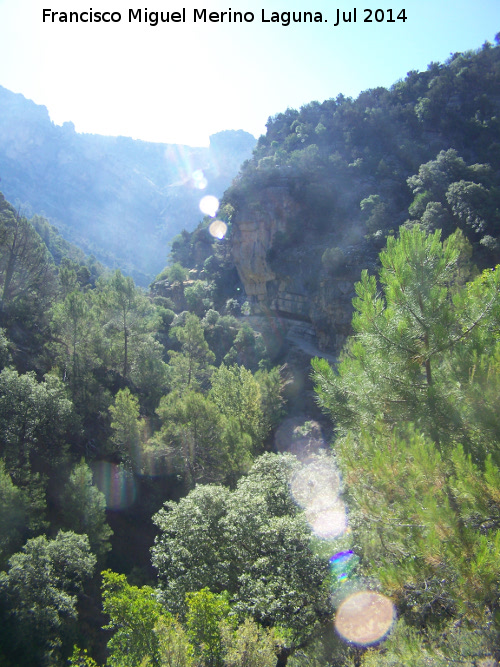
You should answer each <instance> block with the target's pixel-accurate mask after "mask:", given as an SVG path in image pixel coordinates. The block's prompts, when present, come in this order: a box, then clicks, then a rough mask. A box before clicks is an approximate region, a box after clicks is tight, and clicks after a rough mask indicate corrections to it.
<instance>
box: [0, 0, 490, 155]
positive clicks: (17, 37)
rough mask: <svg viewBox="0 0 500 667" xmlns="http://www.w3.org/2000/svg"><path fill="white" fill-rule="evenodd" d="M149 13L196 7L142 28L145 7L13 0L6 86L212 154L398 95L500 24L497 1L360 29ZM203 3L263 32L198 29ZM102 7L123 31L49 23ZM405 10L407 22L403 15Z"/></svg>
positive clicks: (106, 128) (0, 5)
mask: <svg viewBox="0 0 500 667" xmlns="http://www.w3.org/2000/svg"><path fill="white" fill-rule="evenodd" d="M386 4H387V5H388V3H386ZM389 4H390V3H389ZM146 6H147V9H148V11H162V10H163V11H169V10H170V11H179V10H181V9H182V7H186V11H187V13H188V16H189V20H188V21H186V23H184V24H183V23H175V24H174V23H170V24H159V25H158V26H157V27H152V26H150V25H148V24H144V23H143V24H139V23H132V24H129V23H128V17H127V14H128V9H129V8H133V9H137V8H138V7H139V6H136V5H134V4H133V3H132V2H130V3H127V4H126V5H125V4H124V3H123V2H118V1H117V0H110V1H109V2H106V3H104V2H94V3H91V2H82V1H80V0H73V1H72V2H71V3H60V2H59V3H56V2H53V3H50V2H49V0H22V1H21V2H20V1H19V0H0V36H1V39H0V85H3V86H5V87H6V88H8V89H10V90H12V91H14V92H18V93H22V94H23V95H24V96H25V97H27V98H29V99H33V100H34V101H35V102H37V103H38V104H43V105H45V106H46V107H47V108H48V110H49V113H50V116H51V118H52V120H53V121H54V122H55V123H57V124H62V123H63V122H65V121H72V122H73V123H74V124H75V126H76V129H77V131H79V132H88V133H96V134H107V135H125V136H131V137H133V138H137V139H143V140H148V141H158V142H168V143H185V144H189V145H199V146H201V145H207V144H208V137H209V135H210V134H213V133H215V132H218V131H220V130H224V129H244V130H246V131H248V132H251V133H252V134H254V135H256V136H258V135H260V134H261V133H263V132H264V131H265V123H266V121H267V118H268V117H269V116H270V115H272V114H274V113H277V112H280V111H283V110H285V109H286V108H287V107H294V108H298V107H300V106H301V105H303V104H306V103H308V102H310V101H311V100H319V101H321V100H324V99H327V98H330V97H335V96H336V95H337V94H339V93H343V94H345V95H351V96H356V95H357V94H358V93H359V92H361V91H362V90H365V89H367V88H373V87H376V86H390V85H391V84H393V83H394V82H395V81H396V80H398V79H400V78H404V76H405V75H406V73H407V71H409V70H411V69H420V70H422V69H426V67H427V65H428V64H429V62H431V61H443V60H445V59H446V58H447V57H448V56H449V55H450V53H453V52H456V51H464V50H467V49H473V48H478V47H479V46H481V44H482V43H483V42H484V41H486V40H489V41H492V42H493V40H494V36H495V33H496V32H497V31H498V29H499V27H498V18H499V14H500V12H499V3H498V0H480V1H478V2H475V3H473V4H472V3H470V2H469V1H468V0H460V1H458V2H453V3H450V2H448V1H447V0H442V1H440V2H436V1H430V0H418V1H416V0H409V1H406V2H405V3H404V7H405V10H406V16H407V20H406V21H405V22H402V21H400V20H399V21H396V23H392V24H391V23H376V22H373V23H371V24H368V23H363V18H364V14H363V9H365V8H372V9H373V10H375V9H377V8H378V6H382V7H384V8H385V5H377V4H376V3H373V2H366V3H364V4H363V5H359V6H358V7H357V9H358V17H357V19H358V20H357V23H356V24H354V23H351V24H343V25H340V26H338V27H334V23H335V17H336V10H337V8H338V9H340V11H341V12H342V11H349V10H352V9H353V7H354V6H355V5H352V4H350V3H340V4H336V5H332V3H331V2H327V1H326V0H317V2H316V3H314V4H313V5H309V6H306V5H305V4H301V3H299V2H298V0H290V2H288V3H286V4H283V3H279V2H277V1H275V0H266V2H265V3H261V4H257V3H255V2H253V3H252V2H249V1H248V0H247V2H243V0H235V1H234V2H231V3H229V4H228V3H223V2H221V1H220V0H214V2H213V3H211V4H210V5H209V6H208V5H203V4H201V3H195V2H194V1H193V0H185V2H184V3H181V2H179V3H175V4H174V3H169V4H166V3H155V4H153V5H146ZM146 6H143V9H145V8H146ZM204 6H207V8H208V9H209V10H210V11H228V9H230V8H231V9H232V10H233V11H253V12H254V13H255V21H254V22H253V23H249V24H239V23H238V24H235V23H231V24H226V23H224V24H215V23H210V24H209V23H207V24H200V23H197V24H194V23H193V22H192V20H191V16H192V13H193V8H194V7H197V8H203V7H204ZM388 6H389V5H388ZM91 7H92V9H93V10H94V11H120V12H121V13H122V16H123V20H122V22H121V23H119V24H103V23H101V24H93V23H87V24H82V23H79V24H69V23H68V24H62V23H53V24H52V23H47V22H46V23H43V22H42V10H43V9H44V8H50V9H52V10H54V11H89V9H90V8H91ZM392 7H393V10H394V14H395V15H396V14H397V13H398V12H399V11H400V10H401V9H402V8H403V5H402V4H401V3H399V4H392ZM262 8H264V9H265V11H266V13H271V12H272V11H279V12H282V11H301V10H302V11H304V10H308V11H313V12H315V11H319V12H322V13H323V17H324V18H327V19H328V22H327V23H312V24H311V23H307V24H305V23H299V24H291V25H290V26H288V27H284V26H282V25H280V24H263V23H261V20H260V19H261V10H262Z"/></svg>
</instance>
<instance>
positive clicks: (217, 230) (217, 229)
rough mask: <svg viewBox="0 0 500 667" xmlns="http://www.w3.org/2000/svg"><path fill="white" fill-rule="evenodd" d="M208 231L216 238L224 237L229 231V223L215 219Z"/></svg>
mask: <svg viewBox="0 0 500 667" xmlns="http://www.w3.org/2000/svg"><path fill="white" fill-rule="evenodd" d="M208 231H209V232H210V234H212V236H214V237H215V238H216V239H223V238H224V236H225V235H226V233H227V225H226V223H225V222H222V220H214V221H213V222H212V224H211V225H210V227H209V228H208Z"/></svg>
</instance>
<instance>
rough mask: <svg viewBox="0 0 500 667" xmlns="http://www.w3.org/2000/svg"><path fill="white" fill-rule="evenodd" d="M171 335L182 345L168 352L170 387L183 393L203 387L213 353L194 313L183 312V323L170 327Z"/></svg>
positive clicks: (207, 376) (209, 370)
mask: <svg viewBox="0 0 500 667" xmlns="http://www.w3.org/2000/svg"><path fill="white" fill-rule="evenodd" d="M172 335H173V337H174V338H176V339H177V341H178V342H179V343H180V345H181V351H180V352H176V351H174V350H170V351H169V355H170V363H169V364H168V378H169V384H170V387H171V388H172V389H175V390H176V391H178V392H180V393H182V392H185V391H188V390H190V389H194V390H196V389H202V388H205V387H206V385H207V381H208V378H209V377H210V375H211V373H212V370H213V369H212V366H211V365H210V364H211V363H212V362H213V361H214V359H215V355H214V353H213V352H211V350H210V349H209V347H208V343H207V341H206V340H205V335H204V331H203V326H202V324H201V321H200V319H199V317H197V316H196V315H195V314H194V313H188V314H187V315H186V319H185V323H184V325H183V326H176V327H174V328H173V329H172Z"/></svg>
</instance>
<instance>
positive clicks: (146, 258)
mask: <svg viewBox="0 0 500 667" xmlns="http://www.w3.org/2000/svg"><path fill="white" fill-rule="evenodd" d="M254 146H255V139H254V137H253V136H252V135H250V134H248V133H247V132H243V131H241V130H240V131H238V132H236V131H225V132H219V133H218V134H215V135H213V136H212V137H211V138H210V147H209V148H191V147H189V146H177V145H173V144H172V145H169V144H154V143H150V142H145V141H135V140H133V139H129V138H127V137H106V136H99V135H91V134H78V133H77V132H75V128H74V126H73V124H72V123H64V125H63V126H62V127H59V126H57V125H54V123H52V122H51V121H50V118H49V114H48V112H47V109H46V108H45V107H42V106H39V105H36V104H34V103H33V102H31V101H30V100H26V99H25V98H24V97H23V96H22V95H16V94H14V93H11V92H10V91H8V90H6V89H5V88H2V87H1V86H0V178H1V189H2V191H3V193H4V195H5V196H6V197H7V198H8V199H9V201H11V202H12V203H13V204H15V205H16V207H19V206H20V208H21V212H22V213H23V214H24V215H28V216H31V215H32V214H33V213H38V214H42V215H44V216H45V217H48V218H49V220H50V222H51V223H52V224H54V225H56V226H57V228H58V229H59V231H60V232H61V233H62V234H63V236H64V238H65V239H67V240H69V241H72V242H73V243H76V244H77V245H79V246H80V248H82V249H83V250H85V252H87V253H89V254H94V255H95V256H96V257H97V258H98V259H99V260H100V261H101V262H103V263H105V264H106V265H107V266H108V267H110V268H120V269H122V270H123V271H126V272H127V273H128V274H130V275H132V276H133V277H134V279H135V280H136V281H137V282H138V283H139V284H141V285H142V286H146V285H147V284H148V282H149V281H150V280H151V278H152V277H153V276H154V275H155V274H156V273H158V271H160V269H161V268H162V267H163V266H164V264H165V262H166V260H167V256H168V244H169V242H170V241H171V239H172V237H173V236H175V234H177V233H178V232H180V231H181V230H182V229H183V228H186V229H189V230H191V229H194V227H195V226H196V224H197V222H198V220H199V218H200V209H199V202H200V199H201V197H203V196H204V195H207V194H209V195H215V196H216V197H220V196H221V195H222V193H223V192H224V189H225V188H226V187H228V185H230V183H231V180H232V179H233V178H234V176H235V175H236V173H237V171H238V168H239V166H240V164H241V163H242V162H243V160H245V159H246V158H248V157H249V156H250V154H251V152H252V149H253V147H254Z"/></svg>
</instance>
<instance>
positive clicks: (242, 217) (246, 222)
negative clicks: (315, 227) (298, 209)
mask: <svg viewBox="0 0 500 667" xmlns="http://www.w3.org/2000/svg"><path fill="white" fill-rule="evenodd" d="M294 205H295V204H294V202H293V201H292V200H291V198H290V197H289V196H288V193H287V190H286V188H285V187H273V188H267V189H266V198H265V200H264V203H263V205H262V206H255V205H253V206H244V207H243V208H242V209H241V210H240V211H239V212H238V214H237V216H236V217H235V220H234V227H233V229H234V231H233V243H232V252H233V259H234V262H235V264H236V268H237V269H238V273H239V276H240V278H241V280H242V282H243V284H244V286H245V291H246V293H247V295H248V296H249V297H250V298H251V300H252V301H253V302H254V303H255V304H267V301H268V291H267V289H268V285H269V283H271V282H273V281H275V280H276V274H275V272H274V271H273V270H272V269H271V267H270V265H269V262H268V259H267V253H268V250H269V249H270V248H271V247H272V245H273V240H274V237H275V235H276V232H278V231H280V232H284V231H285V230H286V219H287V216H288V215H290V213H291V210H292V208H293V207H294Z"/></svg>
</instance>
